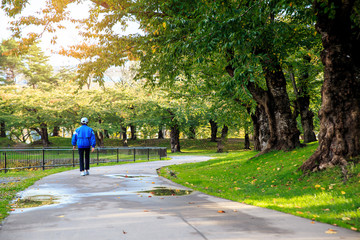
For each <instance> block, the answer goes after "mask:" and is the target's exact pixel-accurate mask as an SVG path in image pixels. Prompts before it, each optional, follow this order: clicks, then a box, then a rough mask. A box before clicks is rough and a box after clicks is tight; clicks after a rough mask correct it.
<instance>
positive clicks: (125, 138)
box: [121, 127, 127, 140]
mask: <svg viewBox="0 0 360 240" xmlns="http://www.w3.org/2000/svg"><path fill="white" fill-rule="evenodd" d="M121 133H122V139H123V140H127V129H126V127H121Z"/></svg>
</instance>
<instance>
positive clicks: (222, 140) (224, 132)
mask: <svg viewBox="0 0 360 240" xmlns="http://www.w3.org/2000/svg"><path fill="white" fill-rule="evenodd" d="M228 132H229V128H228V126H226V125H224V126H223V128H222V130H221V138H220V140H218V141H217V151H216V152H217V153H222V152H224V148H225V142H226V138H227V135H228Z"/></svg>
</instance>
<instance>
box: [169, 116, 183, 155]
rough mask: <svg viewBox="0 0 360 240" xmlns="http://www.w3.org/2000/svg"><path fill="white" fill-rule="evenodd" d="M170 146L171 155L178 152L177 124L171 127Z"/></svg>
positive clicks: (178, 133)
mask: <svg viewBox="0 0 360 240" xmlns="http://www.w3.org/2000/svg"><path fill="white" fill-rule="evenodd" d="M170 145H171V152H172V153H176V152H180V150H181V149H180V129H179V125H178V124H177V123H176V124H174V125H173V126H171V132H170Z"/></svg>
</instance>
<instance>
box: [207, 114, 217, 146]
mask: <svg viewBox="0 0 360 240" xmlns="http://www.w3.org/2000/svg"><path fill="white" fill-rule="evenodd" d="M209 122H210V128H211V139H210V142H216V136H217V131H218V126H217V123H216V122H215V121H213V120H212V119H211V120H210V121H209Z"/></svg>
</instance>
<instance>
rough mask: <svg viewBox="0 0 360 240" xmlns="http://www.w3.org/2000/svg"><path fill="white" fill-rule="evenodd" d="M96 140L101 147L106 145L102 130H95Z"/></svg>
mask: <svg viewBox="0 0 360 240" xmlns="http://www.w3.org/2000/svg"><path fill="white" fill-rule="evenodd" d="M95 140H96V144H97V145H98V146H99V147H104V134H103V133H102V132H100V131H96V132H95Z"/></svg>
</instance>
